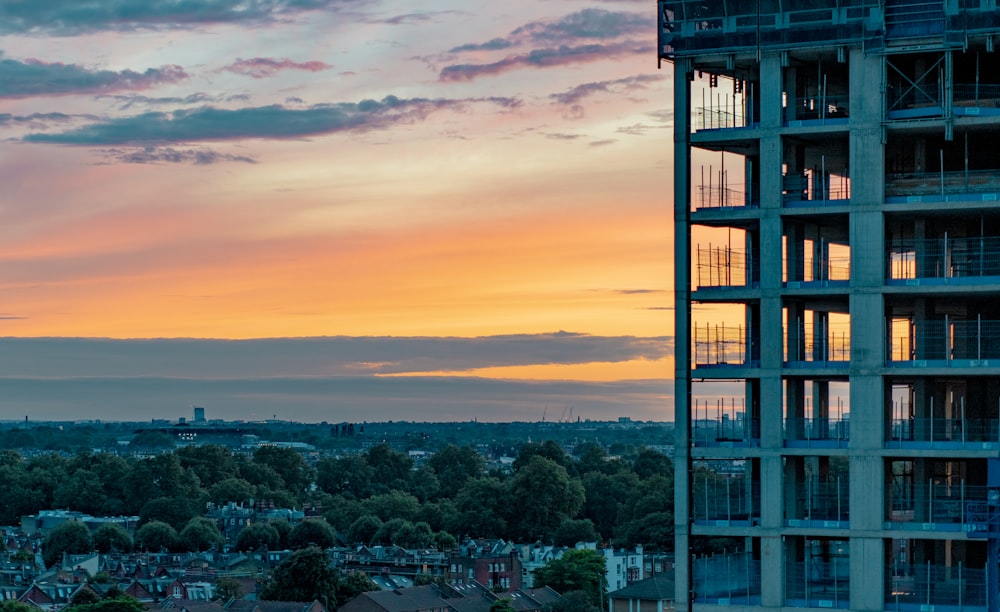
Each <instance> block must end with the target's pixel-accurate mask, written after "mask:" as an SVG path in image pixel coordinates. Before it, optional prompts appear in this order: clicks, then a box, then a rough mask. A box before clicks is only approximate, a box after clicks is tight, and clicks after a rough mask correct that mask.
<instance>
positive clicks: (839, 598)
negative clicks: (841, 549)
mask: <svg viewBox="0 0 1000 612" xmlns="http://www.w3.org/2000/svg"><path fill="white" fill-rule="evenodd" d="M849 562H850V559H847V558H837V557H834V558H831V559H830V560H823V559H819V558H812V559H809V560H808V561H789V562H786V563H785V605H786V606H792V607H796V608H849V607H850V586H851V581H850V568H849Z"/></svg>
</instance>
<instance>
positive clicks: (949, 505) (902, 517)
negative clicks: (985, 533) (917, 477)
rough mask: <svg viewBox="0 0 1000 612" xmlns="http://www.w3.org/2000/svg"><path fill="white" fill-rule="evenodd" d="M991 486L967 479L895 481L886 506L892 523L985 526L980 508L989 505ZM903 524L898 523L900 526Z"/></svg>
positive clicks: (973, 528)
mask: <svg viewBox="0 0 1000 612" xmlns="http://www.w3.org/2000/svg"><path fill="white" fill-rule="evenodd" d="M987 494H988V488H987V487H986V486H983V485H967V484H965V481H964V480H957V479H955V480H952V481H951V482H935V479H933V478H932V479H929V480H928V481H927V482H924V483H914V482H898V481H894V482H893V483H892V485H891V486H890V487H889V503H888V505H887V507H886V514H887V517H886V518H887V520H888V521H889V522H890V523H915V524H919V525H920V528H921V529H922V528H923V526H924V525H932V524H933V525H961V526H964V527H965V530H968V531H982V530H985V528H986V525H983V524H980V523H979V522H980V521H982V520H983V515H982V513H981V511H980V509H981V507H982V506H985V505H986V501H987ZM899 527H900V525H897V528H899Z"/></svg>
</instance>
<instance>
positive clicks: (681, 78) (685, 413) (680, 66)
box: [673, 61, 691, 610]
mask: <svg viewBox="0 0 1000 612" xmlns="http://www.w3.org/2000/svg"><path fill="white" fill-rule="evenodd" d="M673 69H674V75H673V77H674V126H675V127H674V264H675V265H674V295H675V304H676V308H675V309H674V334H675V347H676V352H675V358H674V469H675V470H676V472H677V475H678V476H679V477H678V478H675V479H674V534H675V536H674V540H675V545H676V548H677V562H676V564H675V569H674V580H675V583H674V584H675V588H674V597H675V601H676V605H677V609H678V610H690V609H691V597H690V593H691V559H690V556H689V555H688V554H687V551H688V550H689V549H690V545H689V541H690V529H691V527H690V510H691V509H690V506H689V503H690V485H691V483H690V474H691V471H690V470H691V450H690V449H691V333H690V329H691V262H690V253H691V152H690V141H691V138H690V135H691V106H690V103H691V83H690V81H689V80H688V77H689V72H688V67H687V66H686V64H685V62H683V61H678V62H677V63H675V64H674V66H673Z"/></svg>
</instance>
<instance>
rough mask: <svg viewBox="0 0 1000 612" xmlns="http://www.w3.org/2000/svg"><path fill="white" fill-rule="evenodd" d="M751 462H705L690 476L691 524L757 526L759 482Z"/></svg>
mask: <svg viewBox="0 0 1000 612" xmlns="http://www.w3.org/2000/svg"><path fill="white" fill-rule="evenodd" d="M753 469H754V466H753V465H752V462H751V460H747V459H737V460H720V461H713V462H710V463H709V462H706V463H705V465H704V466H702V467H698V468H695V470H694V472H693V473H692V475H691V518H692V521H693V523H694V524H695V525H707V526H713V527H732V526H741V527H750V526H757V525H759V524H760V482H759V481H757V480H755V479H753V478H752V477H751V474H752V472H753Z"/></svg>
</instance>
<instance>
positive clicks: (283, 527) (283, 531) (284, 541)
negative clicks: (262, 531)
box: [267, 519, 292, 549]
mask: <svg viewBox="0 0 1000 612" xmlns="http://www.w3.org/2000/svg"><path fill="white" fill-rule="evenodd" d="M267 524H268V525H270V526H271V527H274V530H275V531H277V532H278V546H277V547H278V548H279V549H285V548H289V545H288V538H289V536H291V533H292V526H291V524H289V522H288V521H286V520H284V519H278V520H274V521H268V522H267Z"/></svg>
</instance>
